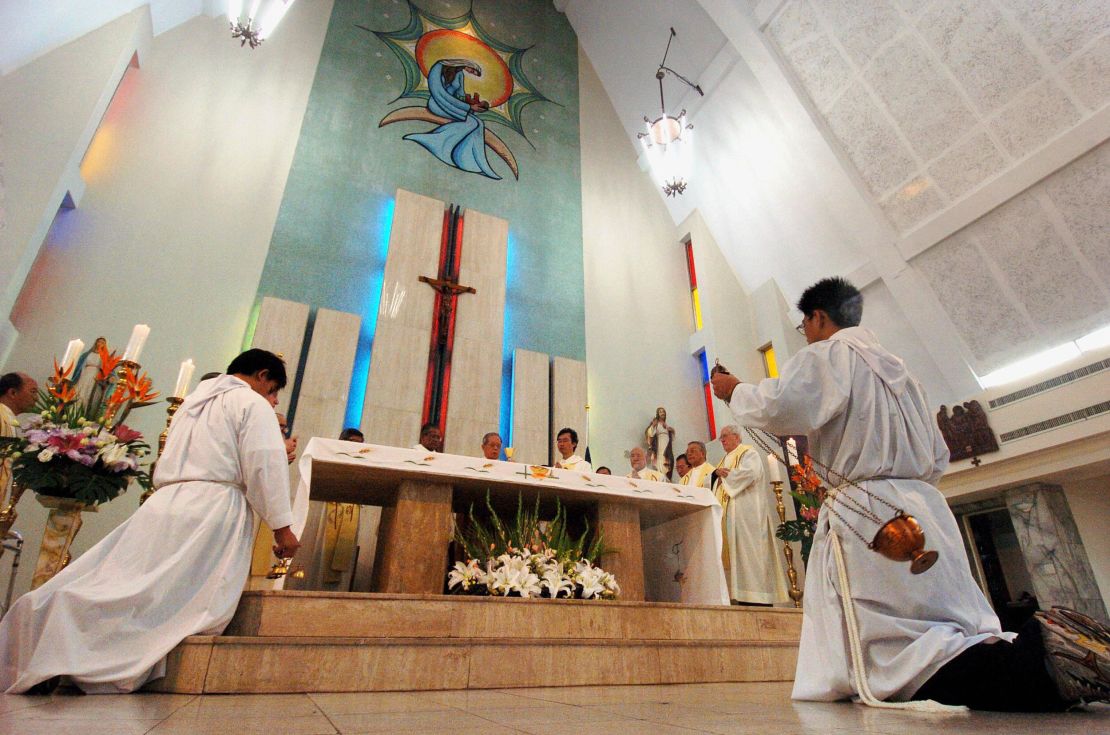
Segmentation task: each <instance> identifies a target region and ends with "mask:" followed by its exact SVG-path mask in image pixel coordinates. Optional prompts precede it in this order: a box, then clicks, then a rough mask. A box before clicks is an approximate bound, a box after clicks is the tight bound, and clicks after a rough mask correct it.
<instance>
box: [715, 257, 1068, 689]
mask: <svg viewBox="0 0 1110 735" xmlns="http://www.w3.org/2000/svg"><path fill="white" fill-rule="evenodd" d="M798 308H799V309H800V310H801V311H802V313H803V314H804V315H805V319H804V320H803V322H802V325H800V327H801V328H802V329H804V332H805V335H806V340H807V342H808V343H809V346H808V347H806V348H805V349H803V350H801V351H800V352H798V353H797V354H796V355H794V357H792V358H791V359H790V360H789V361H788V362H786V364H784V365H783V366H782V369H781V374H780V377H778V378H777V379H775V378H771V379H767V380H763V381H761V382H759V383H758V384H747V383H740V382H739V381H738V380H737V379H736V378H735V377H733V376H732V375H729V374H727V373H717V374H715V375H714V376H713V378H712V382H713V390H714V393H715V394H716V395H717V397H718V398H720V399H722V400H724V401H726V402H727V403H728V404H729V408H730V409H731V410H732V414H733V416H734V417H735V419H736V421H737V423H739V424H740V425H742V426H750V427H758V428H761V429H765V430H767V431H770V432H772V433H774V434H777V435H780V436H781V435H791V434H806V435H807V436H808V437H809V448H810V453H811V455H812V456H813V458H814V460H815V461H816V462H820V463H821V464H823V465H825V466H827V467H830V468H831V469H832V470H833V471H834V472H836V473H838V474H839V475H840V476H843V477H844V478H849V479H851V480H853V481H854V482H856V483H858V484H859V485H862V486H863V487H864V488H866V490H867V491H868V492H870V493H872V494H873V495H875V496H877V497H880V498H883V499H884V500H886V501H888V502H889V503H891V504H892V505H893V506H894V507H895V508H901V509H904V510H905V512H906V513H907V514H909V515H912V516H913V517H915V518H916V519H917V521H918V522H919V523H920V525H921V528H922V529H923V530H924V533H925V540H926V548H928V549H935V550H936V551H938V552H939V554H940V558H939V560H938V561H937V562H936V564H935V565H934V566H933V567H932V568H931V569H929V570H928V571H926V572H924V573H923V574H919V575H914V574H911V573H910V568H909V564H908V563H897V562H894V561H890V560H888V559H886V558H885V557H883V556H880V555H879V554H878V553H876V552H874V551H872V550H870V549H869V548H868V547H867V546H866V545H865V544H864V543H863V542H861V541H860V540H859V539H858V538H857V537H856V535H855V533H853V531H852V529H851V528H849V527H848V526H847V525H846V524H845V520H846V521H847V522H848V523H850V524H851V525H852V527H854V528H856V529H857V530H858V531H859V533H861V534H862V535H863V537H864V538H867V539H871V538H872V537H873V536H874V535H875V533H876V531H877V530H878V527H877V526H876V525H875V524H874V523H873V522H871V521H868V520H866V519H864V518H863V517H861V516H860V515H858V514H856V513H854V512H852V511H851V510H850V509H849V508H848V503H846V502H845V501H844V500H843V498H842V499H841V500H840V501H836V504H835V505H834V506H833V507H834V508H835V509H836V511H837V513H838V514H839V515H834V514H833V513H830V512H829V507H830V506H829V503H830V501H826V503H825V504H824V506H822V508H821V511H820V516H819V518H818V521H817V532H816V535H815V538H814V542H813V551H812V553H811V555H810V559H809V565H808V567H807V568H806V586H805V598H804V599H805V603H804V604H805V616H804V618H803V621H802V637H801V646H800V649H799V652H798V667H797V673H796V675H795V680H794V692H793V697H794V698H795V699H802V700H820V701H832V700H838V699H845V698H849V697H852V696H862V695H861V693H860V692H859V687H858V686H857V684H856V681H855V680H854V678H853V674H852V666H851V664H850V657H851V653H850V643H849V639H848V633H847V626H846V621H845V616H844V613H843V608H842V599H841V590H842V589H843V586H842V583H841V582H840V581H839V574H838V570H837V566H836V561H835V558H834V552H833V549H832V543H831V540H830V533H835V534H836V535H837V537H838V538H839V541H840V544H841V546H842V548H843V556H844V561H845V565H846V567H847V578H848V581H849V585H850V589H851V594H852V599H853V600H854V603H853V609H854V612H855V616H856V620H857V622H858V631H859V640H860V645H861V648H862V660H863V667H862V669H863V675H864V677H865V679H864V681H865V683H866V684H867V685H868V687H869V689H870V691H871V693H872V694H873V695H874V696H875V697H877V698H878V699H880V700H900V701H904V700H909V699H912V698H915V697H914V695H915V693H916V692H917V691H918V689H919V688H922V685H924V684H926V683H927V682H929V681H930V678H931V677H933V676H934V675H935V674H937V672H938V671H939V670H940V669H941V668H942V667H946V664H948V663H950V662H954V661H955V660H956V659H957V657H961V654H963V653H964V652H968V651H970V649H973V648H975V649H978V650H976V651H975V654H976V655H982V654H986V655H993V654H1002V653H1005V652H1006V651H1008V650H1009V647H1010V645H1011V644H1009V643H1005V641H1010V640H1013V639H1014V637H1015V634H1014V633H1004V632H1002V629H1001V626H1000V625H999V621H998V616H997V615H996V614H995V613H994V611H993V610H992V609H991V606H990V604H989V603H988V602H987V600H986V598H985V597H984V596H983V592H982V591H981V590H980V589H979V586H978V585H977V584H976V583H975V581H974V579H972V576H971V570H970V567H969V565H968V560H967V556H966V553H965V551H964V545H963V542H962V540H961V537H960V532H959V528H958V527H957V525H956V520H955V518H954V517H953V515H952V511H951V510H950V509H949V507H948V504H947V502H945V499H944V496H943V495H941V493H940V492H939V491H938V490H937V489H936V487H935V484H936V482H937V480H938V479H939V478H940V476H941V474H942V473H943V471H944V469H945V467H947V465H948V450H947V448H946V447H945V444H944V440H943V439H942V438H941V435H940V431H939V430H938V428H937V425H936V422H935V421H934V419H933V412H932V411H931V409H930V407H929V405H928V402H927V400H926V397H925V393H924V391H923V389H922V388H921V386H920V385H919V384H918V382H917V381H916V380H915V379H914V378H913V377H912V376H911V375H910V374H909V373H908V372H907V370H906V367H905V364H904V363H903V362H902V360H901V359H899V358H898V357H896V356H894V355H892V354H891V353H889V352H887V351H886V350H885V349H883V348H882V346H880V345H879V343H878V341H877V340H876V338H875V335H874V334H872V333H871V332H870V331H869V330H867V329H865V328H863V327H859V326H856V325H858V324H859V321H860V316H861V315H862V309H863V302H862V296H861V295H860V293H859V291H858V290H857V289H855V287H854V286H852V285H851V284H850V283H848V282H847V281H844V280H843V279H838V278H836V279H825V280H824V281H821V282H819V283H817V284H815V285H814V286H812V287H810V288H809V289H807V290H806V292H805V293H804V294H803V296H802V298H801V300H800V301H799V303H798ZM841 492H842V493H844V494H846V495H847V496H849V497H850V498H851V500H852V501H855V502H857V503H860V504H861V505H862V506H863V507H865V508H867V509H869V510H870V511H871V512H873V513H874V514H876V515H877V516H878V517H879V518H880V519H882V520H883V521H884V522H885V521H886V520H888V519H889V518H891V517H892V516H893V514H894V511H892V510H891V509H890V508H889V507H887V506H886V505H884V504H882V503H880V502H878V501H877V500H875V499H873V498H871V497H869V496H868V495H867V494H865V493H864V492H862V491H861V490H859V489H858V488H855V487H851V486H846V487H843V486H842V488H841ZM1022 636H1023V638H1024V637H1025V634H1024V633H1023V634H1022ZM977 644H991V645H983V646H979V645H977ZM1016 648H1017V646H1016V644H1015V645H1014V649H1016ZM961 659H962V657H961ZM1038 667H1039V668H1038ZM1007 668H1009V667H1006V666H1000V667H995V668H993V669H991V675H989V676H971V677H968V676H963V677H962V678H960V679H959V680H960V681H961V682H962V684H961V686H959V687H949V689H950V691H949V693H948V694H947V695H946V696H945V697H943V698H942V697H937V698H938V699H941V700H942V701H947V702H948V703H951V704H968V705H970V706H973V707H980V708H983V709H1006V710H1009V709H1020V708H1021V707H1023V706H1024V703H1023V702H1021V701H1009V700H1008V699H1007V697H1009V698H1011V699H1012V698H1013V697H1014V695H1015V694H1016V693H1017V691H1018V690H1019V689H1021V688H1022V687H1024V686H1025V683H1024V682H1026V681H1027V680H1029V681H1031V680H1032V679H1034V678H1036V679H1037V682H1036V683H1035V685H1032V686H1033V687H1034V688H1033V689H1031V690H1030V691H1031V692H1032V693H1033V694H1037V695H1039V694H1040V693H1041V692H1044V691H1045V688H1046V687H1049V686H1051V682H1049V680H1048V678H1047V675H1046V673H1045V671H1044V666H1043V659H1042V660H1041V661H1038V662H1035V663H1034V665H1033V666H1032V668H1030V669H1029V672H1028V675H1025V674H1024V673H1023V675H1022V676H1020V677H1017V678H1014V679H1012V680H1008V681H1006V682H1003V681H1002V679H1004V678H1005V677H1006V673H1007ZM946 670H947V669H946ZM957 673H960V672H957ZM1043 682H1048V683H1047V684H1045V683H1043ZM976 688H981V689H982V691H981V692H972V691H971V690H972V689H976ZM999 690H1003V691H999ZM930 696H935V695H932V694H931V695H930ZM1017 696H1018V698H1019V699H1020V697H1021V695H1020V694H1019V695H1017ZM1051 706H1052V705H1051V703H1050V704H1048V705H1046V707H1047V708H1051Z"/></svg>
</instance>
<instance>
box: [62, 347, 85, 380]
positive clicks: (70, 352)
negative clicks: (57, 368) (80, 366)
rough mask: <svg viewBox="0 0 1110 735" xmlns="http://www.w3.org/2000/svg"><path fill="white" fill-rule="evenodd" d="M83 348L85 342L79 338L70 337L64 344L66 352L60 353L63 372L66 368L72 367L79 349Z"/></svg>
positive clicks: (78, 354)
mask: <svg viewBox="0 0 1110 735" xmlns="http://www.w3.org/2000/svg"><path fill="white" fill-rule="evenodd" d="M83 349H85V343H84V342H82V341H81V340H79V339H71V340H70V341H69V344H68V345H66V353H65V354H64V355H62V362H61V366H62V372H63V373H64V372H65V371H66V369H67V368H71V367H73V364H74V363H75V362H77V358H78V357H80V356H81V350H83Z"/></svg>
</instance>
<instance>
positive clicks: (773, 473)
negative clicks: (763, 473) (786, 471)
mask: <svg viewBox="0 0 1110 735" xmlns="http://www.w3.org/2000/svg"><path fill="white" fill-rule="evenodd" d="M767 479H769V480H770V481H771V482H782V470H781V469H779V458H778V457H776V456H775V455H774V454H768V455H767Z"/></svg>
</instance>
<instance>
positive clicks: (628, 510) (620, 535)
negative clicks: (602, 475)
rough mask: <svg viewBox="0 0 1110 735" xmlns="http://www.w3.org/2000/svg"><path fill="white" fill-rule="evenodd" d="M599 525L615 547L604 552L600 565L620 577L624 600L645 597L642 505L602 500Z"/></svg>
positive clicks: (606, 540)
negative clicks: (641, 524) (610, 550)
mask: <svg viewBox="0 0 1110 735" xmlns="http://www.w3.org/2000/svg"><path fill="white" fill-rule="evenodd" d="M597 529H598V531H599V532H600V533H601V534H602V539H603V540H604V542H605V545H606V546H608V547H609V548H611V549H613V553H611V554H603V555H602V556H601V560H600V565H601V568H602V569H604V570H605V571H607V572H609V573H610V574H612V575H613V576H614V577H616V578H617V584H619V585H620V586H621V594H620V599H621V600H627V601H630V602H632V601H638V602H643V600H644V549H643V540H642V538H641V535H640V509H639V508H637V507H636V506H634V505H630V504H628V503H615V502H612V501H606V500H603V501H600V502H599V503H598V504H597Z"/></svg>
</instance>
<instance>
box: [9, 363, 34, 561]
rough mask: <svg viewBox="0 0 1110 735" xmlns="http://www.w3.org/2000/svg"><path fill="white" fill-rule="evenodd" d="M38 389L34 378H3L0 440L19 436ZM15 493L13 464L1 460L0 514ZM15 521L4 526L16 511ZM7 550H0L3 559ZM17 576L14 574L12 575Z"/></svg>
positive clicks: (24, 374) (12, 375)
mask: <svg viewBox="0 0 1110 735" xmlns="http://www.w3.org/2000/svg"><path fill="white" fill-rule="evenodd" d="M38 391H39V385H38V383H36V382H35V380H34V378H32V377H31V376H30V375H27V374H26V373H7V374H6V375H3V376H0V437H15V436H19V435H20V434H19V419H17V418H16V417H17V416H18V415H19V414H21V413H27V412H28V411H30V410H31V409H32V408H34V406H35V400H36V399H37V398H38ZM11 490H12V461H11V460H10V459H3V460H0V510H3V509H5V508H7V507H8V502H9V498H10V493H11ZM12 513H13V517H12V518H11V519H9V521H6V522H5V525H7V526H8V527H9V528H10V527H11V524H12V523H14V522H15V517H14V513H15V509H14V508H13V509H12ZM6 531H7V529H6V528H3V527H0V541H2V540H3V538H4V533H5V532H6ZM3 555H4V549H3V548H0V556H3ZM13 573H14V571H13Z"/></svg>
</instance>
